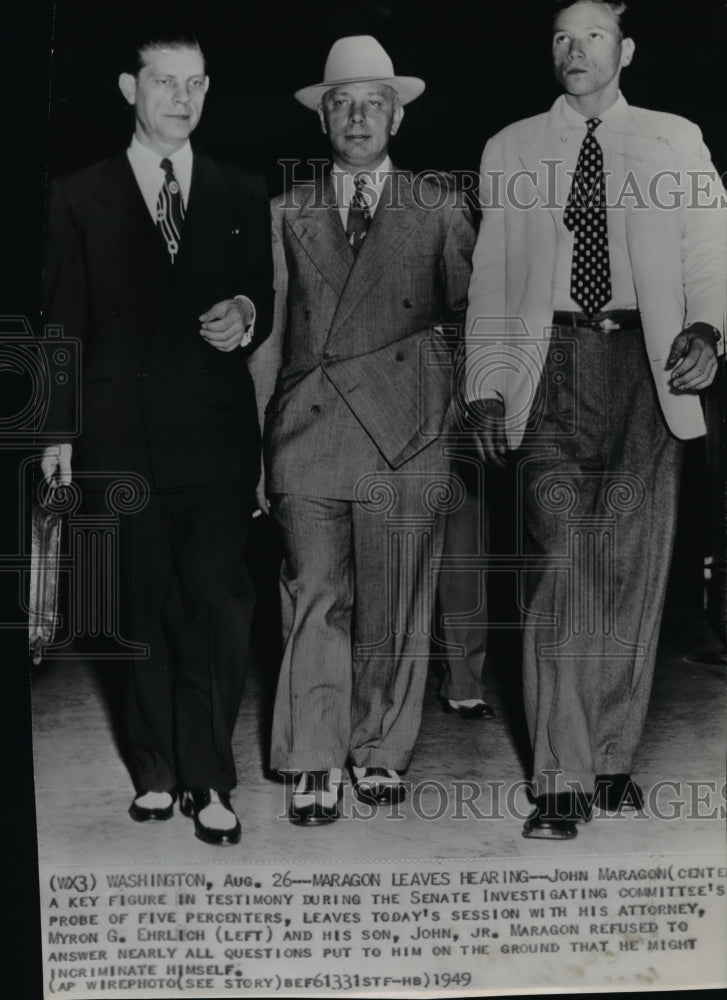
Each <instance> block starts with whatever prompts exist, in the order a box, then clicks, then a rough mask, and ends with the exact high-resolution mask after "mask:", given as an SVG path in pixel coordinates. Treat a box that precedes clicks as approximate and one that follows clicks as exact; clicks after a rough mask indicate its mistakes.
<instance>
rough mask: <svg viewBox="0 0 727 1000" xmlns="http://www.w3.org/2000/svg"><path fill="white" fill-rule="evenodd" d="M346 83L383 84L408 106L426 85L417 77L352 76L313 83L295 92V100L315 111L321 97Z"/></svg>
mask: <svg viewBox="0 0 727 1000" xmlns="http://www.w3.org/2000/svg"><path fill="white" fill-rule="evenodd" d="M347 83H385V84H386V85H387V86H388V87H392V88H393V89H394V90H395V91H396V92H397V94H398V95H399V100H400V101H401V103H402V104H409V102H410V101H413V100H415V99H416V98H417V97H419V95H420V94H422V93H423V92H424V88H425V87H426V84H425V83H424V81H423V80H420V79H419V77H417V76H353V77H350V78H349V79H347V80H331V81H330V82H328V83H314V84H313V86H312V87H303V88H302V89H301V90H296V92H295V99H296V101H300V103H301V104H303V105H305V107H306V108H310V110H311V111H315V110H316V108H317V107H318V105H319V104H320V103H321V99H322V98H323V95H324V94H325V93H326V91H328V90H333V89H334V88H335V87H343V86H345V85H346V84H347Z"/></svg>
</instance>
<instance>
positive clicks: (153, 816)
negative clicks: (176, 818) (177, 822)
mask: <svg viewBox="0 0 727 1000" xmlns="http://www.w3.org/2000/svg"><path fill="white" fill-rule="evenodd" d="M176 798H177V793H176V792H138V793H137V795H136V796H135V798H134V801H133V802H132V803H131V805H130V806H129V816H131V818H132V819H133V820H134V821H135V822H137V823H148V822H149V821H151V822H159V821H160V820H165V819H171V817H172V815H173V813H174V801H175V799H176Z"/></svg>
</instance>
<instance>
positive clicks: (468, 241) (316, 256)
mask: <svg viewBox="0 0 727 1000" xmlns="http://www.w3.org/2000/svg"><path fill="white" fill-rule="evenodd" d="M272 221H273V246H274V255H275V275H276V277H275V284H276V295H277V298H276V319H275V323H274V328H273V334H272V336H271V337H270V340H269V341H268V342H267V343H266V344H265V345H263V349H262V351H261V352H260V355H259V357H256V358H255V359H254V360H253V363H252V367H253V374H254V376H255V381H256V385H257V386H258V392H259V396H260V400H259V402H260V404H261V405H264V404H265V401H266V400H267V399H269V404H268V406H267V414H266V422H265V450H266V464H267V466H268V489H269V490H270V491H271V492H280V493H304V494H306V495H318V496H329V497H350V496H352V495H353V489H354V487H355V483H356V481H357V479H358V478H359V477H360V476H361V475H362V474H365V473H366V472H371V471H374V470H377V471H378V470H380V469H383V470H386V469H396V468H399V467H401V466H403V465H405V464H406V463H409V462H411V460H412V459H414V458H415V457H416V456H420V459H419V461H420V464H421V461H422V459H421V456H423V454H424V452H425V450H426V449H427V446H429V445H431V444H433V443H434V442H435V441H436V439H437V437H438V435H439V434H440V433H441V432H442V430H443V427H444V422H445V417H446V415H447V412H448V410H449V407H450V402H451V397H452V371H453V369H452V363H451V362H452V358H453V354H454V351H455V349H456V336H455V337H454V340H453V341H452V339H447V338H445V337H444V336H442V334H441V333H440V332H438V331H437V330H435V329H434V328H435V326H437V325H440V324H454V325H456V324H459V323H461V321H462V319H463V316H464V310H465V307H466V301H467V284H468V281H469V275H470V257H471V253H472V247H473V245H474V238H475V234H474V230H473V227H472V222H471V219H470V214H469V211H468V210H467V209H466V208H465V207H464V206H463V204H462V201H461V197H459V196H458V195H457V194H456V193H455V192H454V191H453V190H450V189H449V188H448V187H447V184H446V183H445V182H444V181H441V182H436V181H434V182H432V181H421V180H419V181H417V182H416V183H413V179H412V177H411V175H409V174H406V173H404V172H396V173H394V174H392V176H391V177H390V178H388V179H387V181H386V184H385V185H384V189H383V191H382V195H381V201H380V203H379V205H378V207H377V209H376V212H375V214H374V218H373V220H372V223H371V226H370V228H369V231H368V233H367V235H366V239H365V240H364V243H363V245H362V247H361V249H360V251H359V253H358V256H357V257H356V258H355V259H354V255H353V251H352V250H351V248H350V246H349V245H348V243H347V241H346V236H345V232H344V229H343V226H342V223H341V217H340V213H339V210H338V208H337V206H336V202H335V195H334V191H333V187H332V184H331V182H330V179H329V177H328V176H327V177H325V178H320V179H319V180H318V181H317V182H316V183H315V184H314V185H309V186H300V187H298V188H294V189H293V190H292V191H289V192H287V193H286V194H284V195H282V196H281V197H280V198H277V199H275V200H274V201H273V206H272ZM276 375H277V379H276ZM273 380H275V386H274V391H273V384H272V382H273ZM434 452H435V449H429V452H428V453H427V454H429V455H430V456H431V459H432V461H434V459H435V455H434ZM442 464H443V463H442V458H441V456H440V457H439V459H438V462H435V466H436V468H441V466H442ZM422 467H423V468H426V464H425V465H423V466H422ZM433 468H434V467H433Z"/></svg>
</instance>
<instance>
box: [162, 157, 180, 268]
mask: <svg viewBox="0 0 727 1000" xmlns="http://www.w3.org/2000/svg"><path fill="white" fill-rule="evenodd" d="M159 166H160V167H161V169H162V170H163V171H164V183H163V184H162V189H161V191H160V192H159V198H158V199H157V225H158V226H159V229H160V230H161V233H162V236H163V237H164V242H165V243H166V245H167V250H168V251H169V257H170V259H171V262H172V264H173V263H174V258H175V257H176V255H177V254H178V253H179V243H180V240H181V238H182V224H183V223H184V205H183V203H182V191H181V188H180V187H179V182H178V181H177V178H176V177H175V176H174V167H173V166H172V161H171V160H168V159H167V158H166V157H165V158H164V159H163V160H162V161H161V163H160V164H159Z"/></svg>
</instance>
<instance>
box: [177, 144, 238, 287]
mask: <svg viewBox="0 0 727 1000" xmlns="http://www.w3.org/2000/svg"><path fill="white" fill-rule="evenodd" d="M232 197H233V195H232V192H231V191H230V189H229V185H228V183H227V181H226V180H225V176H224V174H223V173H222V171H221V170H219V169H218V167H217V166H216V164H215V163H214V161H213V160H210V159H208V158H207V157H206V156H203V155H202V154H200V153H195V154H194V160H193V161H192V180H191V184H190V187H189V198H188V199H187V207H186V212H185V216H184V227H183V229H182V239H181V241H180V245H179V255H178V257H177V260H176V261H175V263H174V271H175V273H183V272H186V273H191V274H196V273H199V270H200V267H201V264H202V262H203V261H204V260H205V259H207V258H208V257H209V255H210V253H211V252H214V251H216V250H217V247H211V246H210V243H209V240H210V239H212V238H213V234H217V236H216V237H215V238H216V239H219V233H220V232H224V231H225V228H227V229H229V206H230V205H231V204H232Z"/></svg>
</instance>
